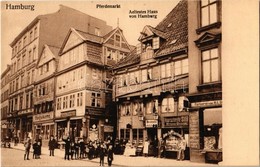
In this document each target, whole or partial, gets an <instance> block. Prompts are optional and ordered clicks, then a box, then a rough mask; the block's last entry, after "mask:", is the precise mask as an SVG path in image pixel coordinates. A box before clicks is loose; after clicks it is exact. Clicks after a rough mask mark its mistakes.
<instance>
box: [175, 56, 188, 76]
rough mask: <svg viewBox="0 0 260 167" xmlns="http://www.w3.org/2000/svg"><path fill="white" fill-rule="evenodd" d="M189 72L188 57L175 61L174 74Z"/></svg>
mask: <svg viewBox="0 0 260 167" xmlns="http://www.w3.org/2000/svg"><path fill="white" fill-rule="evenodd" d="M188 72H189V63H188V59H183V60H179V61H176V62H175V64H174V75H175V76H176V75H181V74H186V73H188Z"/></svg>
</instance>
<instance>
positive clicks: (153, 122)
mask: <svg viewBox="0 0 260 167" xmlns="http://www.w3.org/2000/svg"><path fill="white" fill-rule="evenodd" d="M157 126H158V120H155V119H148V120H145V127H146V128H154V127H157Z"/></svg>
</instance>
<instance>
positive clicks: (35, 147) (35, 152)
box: [24, 137, 42, 160]
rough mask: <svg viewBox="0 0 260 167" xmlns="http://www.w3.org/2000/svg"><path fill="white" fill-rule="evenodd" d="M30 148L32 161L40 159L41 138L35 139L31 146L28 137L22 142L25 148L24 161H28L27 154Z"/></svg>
mask: <svg viewBox="0 0 260 167" xmlns="http://www.w3.org/2000/svg"><path fill="white" fill-rule="evenodd" d="M31 146H32V148H33V159H40V155H41V147H42V140H41V138H39V139H35V140H34V142H33V144H32V141H31V139H30V138H29V137H28V138H27V139H25V142H24V147H25V153H24V160H30V159H29V154H30V149H31Z"/></svg>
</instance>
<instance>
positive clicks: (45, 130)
mask: <svg viewBox="0 0 260 167" xmlns="http://www.w3.org/2000/svg"><path fill="white" fill-rule="evenodd" d="M53 118H54V113H53V112H48V113H43V114H37V115H34V116H33V127H34V130H33V132H34V133H33V138H34V139H36V140H38V139H40V140H42V146H43V147H47V146H48V142H49V140H50V136H51V135H54V134H55V133H54V130H55V128H54V122H53Z"/></svg>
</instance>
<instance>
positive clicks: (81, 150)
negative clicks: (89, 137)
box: [24, 136, 114, 166]
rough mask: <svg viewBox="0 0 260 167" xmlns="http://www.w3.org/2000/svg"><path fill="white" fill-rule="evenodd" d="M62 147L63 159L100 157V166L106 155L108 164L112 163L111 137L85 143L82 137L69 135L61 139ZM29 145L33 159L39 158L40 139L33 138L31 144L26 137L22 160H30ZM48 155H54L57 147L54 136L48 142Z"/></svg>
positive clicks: (102, 164)
mask: <svg viewBox="0 0 260 167" xmlns="http://www.w3.org/2000/svg"><path fill="white" fill-rule="evenodd" d="M63 141H64V143H65V144H64V147H65V155H64V159H65V160H70V159H71V160H73V159H83V158H88V159H90V160H91V159H93V158H98V157H99V158H100V166H104V160H105V156H107V163H108V166H111V165H112V161H113V159H114V156H113V154H114V153H113V145H112V143H111V139H108V140H106V141H105V142H101V141H100V140H95V141H88V142H87V144H86V142H84V141H83V140H82V139H81V140H79V139H74V140H71V138H70V137H67V138H66V139H63ZM31 146H32V147H33V159H40V155H41V146H42V143H41V140H35V141H34V143H33V144H32V142H31V139H30V138H29V137H28V138H27V139H26V140H25V142H24V147H25V154H24V160H30V159H29V154H30V149H31ZM48 146H49V151H50V154H49V156H54V150H55V149H56V148H57V147H58V143H57V141H56V140H55V138H54V136H51V137H50V140H49V143H48Z"/></svg>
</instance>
